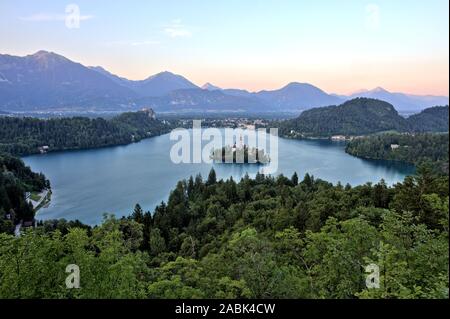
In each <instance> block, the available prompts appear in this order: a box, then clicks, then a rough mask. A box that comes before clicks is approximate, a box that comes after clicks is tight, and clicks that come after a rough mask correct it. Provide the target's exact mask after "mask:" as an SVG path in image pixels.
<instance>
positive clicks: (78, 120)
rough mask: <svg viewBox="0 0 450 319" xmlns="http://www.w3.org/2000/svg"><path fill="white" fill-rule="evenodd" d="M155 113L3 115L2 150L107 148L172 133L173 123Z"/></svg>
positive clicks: (22, 152) (20, 152) (31, 151)
mask: <svg viewBox="0 0 450 319" xmlns="http://www.w3.org/2000/svg"><path fill="white" fill-rule="evenodd" d="M152 114H153V113H152V112H147V111H140V112H134V113H123V114H121V115H119V116H116V117H114V118H112V119H110V120H105V119H103V118H95V119H89V118H86V117H72V118H53V119H48V120H41V119H36V118H28V117H26V118H18V117H0V152H8V153H11V154H15V155H25V154H34V153H39V147H41V146H48V147H49V149H48V151H58V150H69V149H84V148H95V147H104V146H111V145H120V144H128V143H131V142H135V141H139V140H141V139H143V138H145V137H150V136H155V135H160V134H162V133H166V132H168V131H169V130H170V126H169V125H168V124H165V122H161V121H159V120H156V119H153V118H152V117H151V115H152Z"/></svg>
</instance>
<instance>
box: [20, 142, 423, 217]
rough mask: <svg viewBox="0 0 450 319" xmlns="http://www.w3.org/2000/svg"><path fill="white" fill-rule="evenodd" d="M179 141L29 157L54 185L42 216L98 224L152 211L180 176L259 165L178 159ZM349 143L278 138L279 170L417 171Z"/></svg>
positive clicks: (393, 177)
mask: <svg viewBox="0 0 450 319" xmlns="http://www.w3.org/2000/svg"><path fill="white" fill-rule="evenodd" d="M174 143H175V142H173V141H170V140H169V135H163V136H159V137H155V138H151V139H147V140H144V141H141V142H140V143H136V144H131V145H127V146H117V147H111V148H104V149H96V150H83V151H72V152H60V153H51V154H45V155H36V156H29V157H25V158H24V161H25V163H26V164H27V165H30V166H31V167H32V169H33V170H34V171H40V172H43V173H44V174H45V175H46V176H47V177H48V178H49V179H50V182H51V185H52V190H53V195H52V201H51V204H50V206H49V207H48V208H44V209H41V210H40V211H39V213H38V218H40V219H51V218H66V219H79V220H81V221H83V222H85V223H89V224H96V223H99V222H100V221H101V219H102V214H103V213H105V212H108V213H114V214H116V215H118V216H122V215H128V214H130V213H131V212H132V210H133V207H134V205H135V204H136V203H140V204H141V206H142V207H143V208H144V209H146V210H151V211H152V210H153V209H154V207H155V206H156V205H157V204H159V203H160V202H161V201H163V200H167V197H168V195H169V192H170V190H171V189H173V188H174V186H175V185H176V183H177V181H179V180H181V179H184V178H189V176H191V175H192V176H195V175H197V174H201V175H202V176H203V177H204V178H206V177H207V175H208V173H209V171H210V169H211V167H214V169H215V170H216V173H217V177H218V178H229V177H230V176H232V177H233V178H234V179H235V180H239V179H240V178H242V177H243V176H244V175H245V174H246V173H248V174H249V175H250V176H251V177H253V176H255V175H256V173H257V172H258V169H259V166H258V165H249V164H239V165H233V164H205V163H202V164H174V163H172V162H171V160H170V148H171V147H172V145H173V144H174ZM344 148H345V145H344V144H343V143H336V142H331V141H327V140H314V141H299V140H288V139H279V145H278V150H279V156H278V159H279V164H278V171H277V174H284V175H286V176H291V175H292V174H293V173H294V172H297V174H298V175H299V176H300V178H301V177H302V176H303V175H304V174H305V173H310V174H312V175H314V176H315V177H317V178H321V179H324V180H327V181H330V182H332V183H337V182H338V181H340V182H341V183H343V184H346V183H350V184H351V185H359V184H364V183H366V182H369V181H370V182H378V181H380V180H381V179H384V180H385V181H386V183H388V184H393V183H396V182H398V181H401V180H403V178H404V177H405V176H406V175H408V174H411V173H413V171H414V169H413V167H412V166H409V165H405V164H399V163H392V162H383V161H368V160H362V159H359V158H355V157H352V156H350V155H348V154H346V153H345V152H344ZM269 151H270V149H269Z"/></svg>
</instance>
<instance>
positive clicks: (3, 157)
mask: <svg viewBox="0 0 450 319" xmlns="http://www.w3.org/2000/svg"><path fill="white" fill-rule="evenodd" d="M48 186H49V182H48V181H47V180H46V179H45V177H44V176H43V175H42V174H37V173H33V172H32V171H31V169H30V168H29V167H26V166H25V165H24V163H23V161H22V160H20V159H18V158H15V157H13V156H11V155H8V154H2V153H0V232H1V231H5V229H10V228H11V227H12V224H13V223H14V222H18V221H20V220H22V219H23V220H30V219H33V217H34V211H33V208H32V207H30V205H29V204H28V203H27V202H26V200H25V196H24V193H25V192H31V191H40V190H42V189H43V188H44V187H48ZM11 213H12V214H11ZM6 215H11V218H12V217H14V219H13V220H12V221H11V223H7V222H6V221H5V217H6Z"/></svg>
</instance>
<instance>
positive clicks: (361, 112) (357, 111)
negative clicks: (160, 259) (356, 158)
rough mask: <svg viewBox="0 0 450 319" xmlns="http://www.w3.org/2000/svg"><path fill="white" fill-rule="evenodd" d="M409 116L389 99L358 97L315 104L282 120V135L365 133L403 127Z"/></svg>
mask: <svg viewBox="0 0 450 319" xmlns="http://www.w3.org/2000/svg"><path fill="white" fill-rule="evenodd" d="M406 128H407V123H406V120H405V119H404V118H403V117H401V116H400V115H399V114H398V113H397V111H396V110H395V109H394V107H393V106H392V105H391V104H389V103H386V102H383V101H380V100H375V99H368V98H356V99H353V100H350V101H347V102H345V103H343V104H341V105H338V106H328V107H322V108H315V109H311V110H307V111H305V112H303V113H302V114H301V115H300V116H299V117H298V118H296V119H292V120H287V121H284V122H281V124H280V130H281V132H280V133H281V134H282V135H288V136H289V135H295V136H299V137H300V136H304V137H308V136H322V137H329V136H331V135H363V134H370V133H375V132H381V131H389V130H397V131H403V130H405V129H406Z"/></svg>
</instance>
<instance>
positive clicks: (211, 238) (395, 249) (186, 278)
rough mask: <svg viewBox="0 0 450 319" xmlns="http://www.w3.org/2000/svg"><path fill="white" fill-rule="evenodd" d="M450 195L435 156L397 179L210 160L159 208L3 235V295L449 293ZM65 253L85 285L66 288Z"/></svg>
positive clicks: (346, 295) (0, 264)
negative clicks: (322, 176)
mask: <svg viewBox="0 0 450 319" xmlns="http://www.w3.org/2000/svg"><path fill="white" fill-rule="evenodd" d="M448 199H449V198H448V175H437V174H435V173H434V172H433V170H432V169H431V168H430V167H428V166H422V167H420V168H419V169H418V174H417V176H411V177H407V178H406V179H405V180H404V182H403V183H398V184H396V185H394V186H393V187H388V186H387V185H386V184H385V183H384V182H383V181H381V182H380V183H378V184H375V185H372V184H370V183H368V184H366V185H361V186H356V187H351V186H349V185H346V186H343V185H340V184H338V185H332V184H330V183H328V182H325V181H322V180H317V179H314V177H312V176H310V175H308V174H306V175H305V177H304V178H303V180H302V181H301V182H299V179H298V177H297V174H294V176H292V178H286V177H283V176H278V177H276V178H273V177H265V176H262V175H258V176H257V177H256V178H255V179H250V178H248V177H245V178H243V179H242V181H240V182H239V183H236V182H235V181H233V180H232V179H229V180H227V181H222V180H221V181H217V180H216V177H215V173H214V171H211V173H210V175H209V177H208V178H207V180H206V181H204V180H202V178H201V177H200V176H197V177H195V178H190V179H189V180H187V181H181V182H179V183H178V184H177V186H176V188H175V189H174V190H173V191H172V193H171V195H170V198H169V200H168V202H167V204H165V203H162V204H161V205H159V206H158V207H157V208H156V210H155V211H154V213H153V214H151V213H150V212H145V213H144V212H143V211H142V209H141V208H140V207H139V205H137V206H136V208H135V210H134V212H133V214H132V215H131V216H130V217H127V218H125V217H124V218H122V219H114V218H112V217H107V218H106V219H105V220H104V222H103V224H102V225H100V226H98V227H94V228H90V227H87V226H83V225H82V224H81V223H79V222H66V221H64V220H60V221H45V222H43V223H40V225H39V227H37V228H36V229H34V230H28V231H26V232H25V233H24V234H23V235H22V236H21V237H19V238H16V237H14V236H12V235H10V234H1V235H0V297H1V298H69V297H70V298H448V261H449V260H448V259H449V254H448V243H449V238H448V217H449V215H448V212H449V210H448ZM371 263H375V264H377V265H378V266H379V268H380V274H381V277H380V284H381V286H380V288H379V289H368V288H366V285H365V279H366V273H365V267H366V266H367V265H368V264H371ZM68 264H76V265H78V266H79V267H80V275H81V288H80V289H66V286H65V278H66V276H67V275H68V274H67V273H65V269H66V266H67V265H68Z"/></svg>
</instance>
